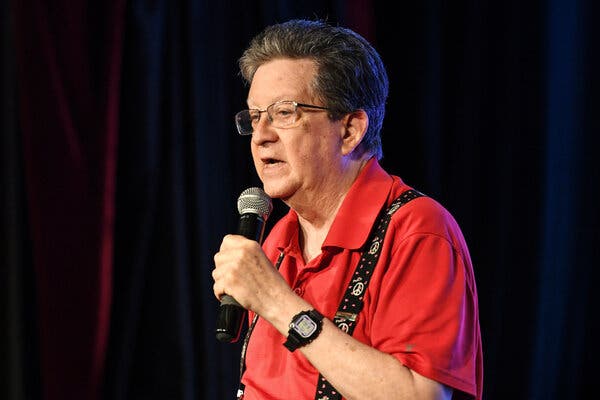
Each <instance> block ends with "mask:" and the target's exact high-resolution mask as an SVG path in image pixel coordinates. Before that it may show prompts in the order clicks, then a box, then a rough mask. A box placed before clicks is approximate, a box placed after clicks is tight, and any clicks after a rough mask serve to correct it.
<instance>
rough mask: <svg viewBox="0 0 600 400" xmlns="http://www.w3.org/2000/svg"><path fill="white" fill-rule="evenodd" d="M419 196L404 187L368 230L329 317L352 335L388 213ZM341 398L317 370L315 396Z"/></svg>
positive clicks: (325, 399) (322, 399)
mask: <svg viewBox="0 0 600 400" xmlns="http://www.w3.org/2000/svg"><path fill="white" fill-rule="evenodd" d="M421 196H424V194H423V193H420V192H418V191H416V190H413V189H410V190H407V191H405V192H404V193H402V194H401V195H400V196H399V197H398V198H397V199H396V200H394V202H393V203H392V204H391V205H390V206H389V207H388V209H387V210H384V211H383V213H381V214H380V215H379V217H378V218H377V221H376V224H375V225H374V226H377V228H376V229H375V231H373V233H372V234H371V240H370V245H369V247H368V250H366V251H364V252H363V255H362V257H361V258H360V261H359V263H358V265H357V267H356V269H355V270H354V275H352V279H351V280H350V283H349V284H348V287H347V288H346V292H345V294H344V298H343V299H342V301H341V303H340V306H339V308H338V311H337V312H336V313H335V317H334V318H333V323H334V324H336V325H337V327H338V328H339V329H341V330H342V331H344V332H346V333H347V334H348V335H350V336H352V333H353V332H354V327H355V326H356V320H357V317H358V313H360V311H361V310H362V308H363V299H364V294H365V291H366V290H367V286H368V285H369V282H370V277H371V275H372V272H373V269H374V268H375V265H377V260H378V259H379V253H380V251H381V247H382V245H383V238H384V237H385V232H386V230H387V227H388V225H389V223H390V221H391V219H392V215H393V214H394V213H395V212H396V210H398V208H400V207H401V206H402V205H404V204H406V203H408V202H409V201H411V200H412V199H416V198H417V197H421ZM341 398H342V395H341V394H340V393H339V392H338V391H337V390H336V389H335V388H334V387H333V386H332V385H331V384H330V383H329V382H328V381H327V380H326V379H325V378H324V377H323V375H321V374H319V379H318V381H317V390H316V393H315V400H339V399H341Z"/></svg>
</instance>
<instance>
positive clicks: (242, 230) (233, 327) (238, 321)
mask: <svg viewBox="0 0 600 400" xmlns="http://www.w3.org/2000/svg"><path fill="white" fill-rule="evenodd" d="M264 230H265V220H264V219H262V218H261V217H260V216H259V215H258V214H254V213H245V214H241V215H240V222H239V226H238V234H239V235H242V236H244V237H245V238H248V239H252V240H255V241H257V242H258V243H261V242H262V237H263V233H264ZM245 317H246V309H245V308H243V307H242V306H241V305H240V304H239V303H238V302H237V301H236V300H235V299H234V298H233V297H232V296H230V295H228V294H225V295H223V296H222V297H221V305H220V306H219V311H218V316H217V325H216V337H217V340H219V341H220V342H224V343H235V342H237V341H238V339H239V338H240V333H241V332H242V325H243V324H244V319H246V318H245Z"/></svg>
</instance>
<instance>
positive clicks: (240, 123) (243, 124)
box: [235, 110, 253, 135]
mask: <svg viewBox="0 0 600 400" xmlns="http://www.w3.org/2000/svg"><path fill="white" fill-rule="evenodd" d="M252 119H253V115H252V113H251V112H250V110H242V111H240V112H239V113H237V114H236V115H235V125H236V127H237V130H238V133H239V134H240V135H252V131H253V128H252Z"/></svg>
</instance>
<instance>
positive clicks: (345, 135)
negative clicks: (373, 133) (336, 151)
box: [342, 110, 369, 155]
mask: <svg viewBox="0 0 600 400" xmlns="http://www.w3.org/2000/svg"><path fill="white" fill-rule="evenodd" d="M342 124H343V127H342V154H343V155H348V154H350V153H352V151H354V149H355V148H356V147H357V146H358V145H359V144H360V142H361V141H362V139H363V137H364V136H365V133H367V128H368V127H369V117H368V116H367V113H366V112H365V111H364V110H356V111H353V112H351V113H349V114H347V115H346V116H345V117H344V118H343V119H342Z"/></svg>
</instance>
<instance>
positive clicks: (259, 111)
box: [235, 100, 331, 136]
mask: <svg viewBox="0 0 600 400" xmlns="http://www.w3.org/2000/svg"><path fill="white" fill-rule="evenodd" d="M282 103H288V104H292V105H293V106H294V113H297V112H298V107H302V108H313V109H316V110H327V111H331V110H330V109H329V108H327V107H323V106H316V105H314V104H306V103H298V102H297V101H294V100H279V101H276V102H275V103H273V104H269V105H268V106H267V107H265V108H264V109H262V110H261V109H260V108H249V109H246V110H241V111H239V112H238V113H236V114H235V126H236V128H237V131H238V133H239V134H240V135H241V136H250V135H252V134H253V133H254V128H252V131H251V132H245V131H244V130H243V129H242V128H241V124H240V122H239V121H240V119H241V116H242V115H243V114H244V113H247V114H250V111H257V112H258V116H259V118H258V121H260V115H261V114H262V113H267V117H268V118H269V123H272V122H273V117H271V113H269V109H272V107H273V106H275V105H277V104H282ZM296 122H297V121H296ZM291 126H293V125H290V126H289V127H291ZM276 128H277V127H276ZM279 128H288V126H286V127H279Z"/></svg>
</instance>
